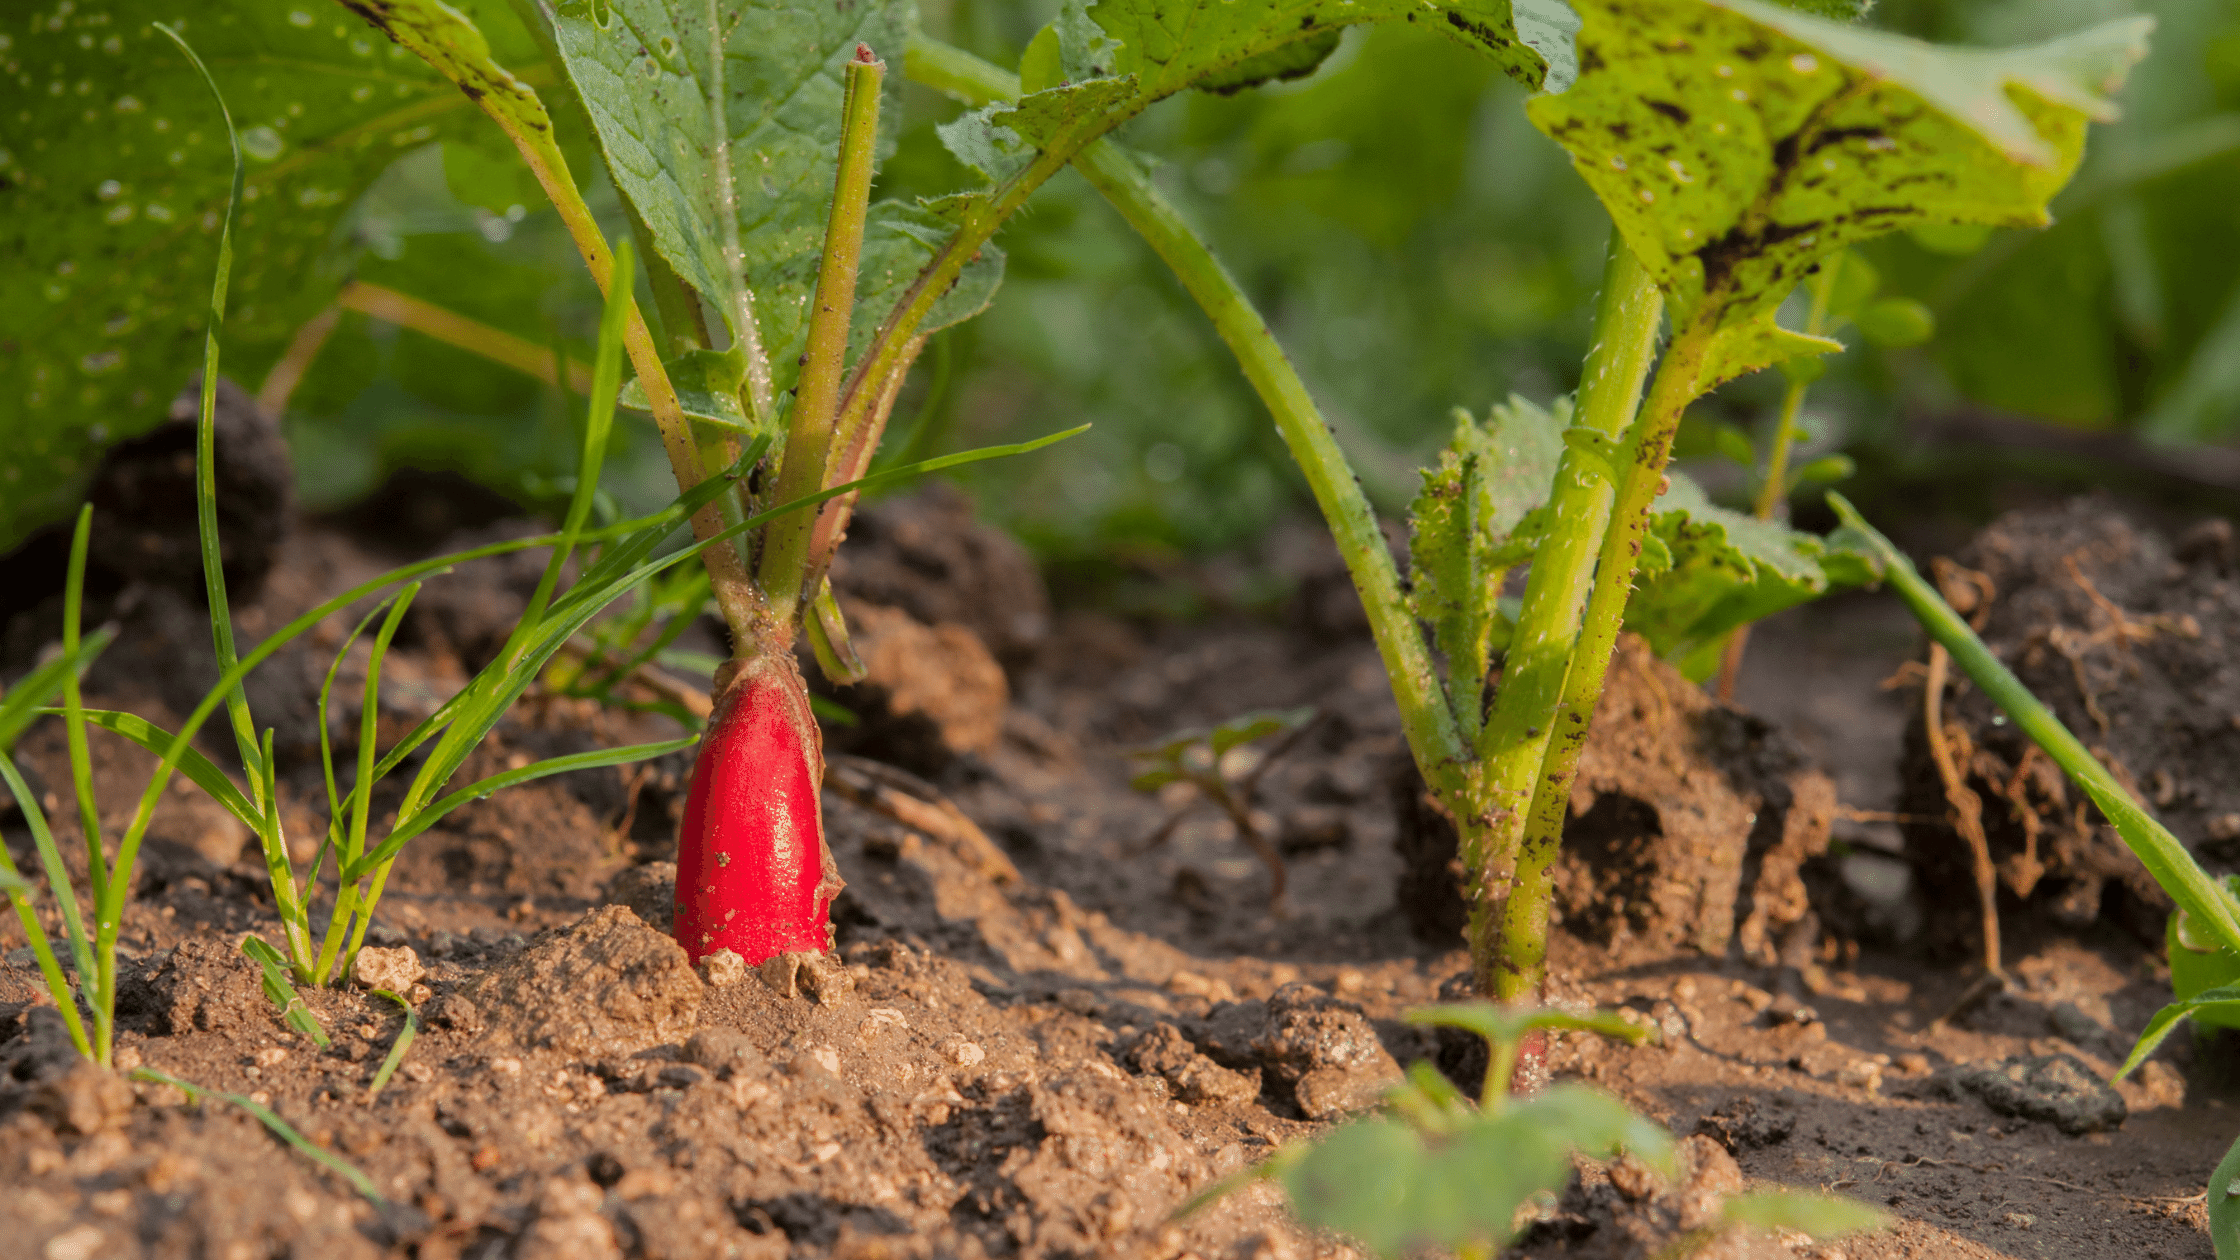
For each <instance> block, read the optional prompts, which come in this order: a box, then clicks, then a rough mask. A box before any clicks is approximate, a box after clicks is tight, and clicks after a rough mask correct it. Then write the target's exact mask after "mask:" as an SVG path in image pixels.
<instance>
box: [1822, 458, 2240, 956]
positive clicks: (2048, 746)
mask: <svg viewBox="0 0 2240 1260" xmlns="http://www.w3.org/2000/svg"><path fill="white" fill-rule="evenodd" d="M1828 503H1829V505H1830V506H1831V507H1833V508H1834V509H1835V510H1836V515H1837V516H1838V517H1840V518H1842V520H1843V523H1844V524H1845V525H1847V526H1849V527H1851V528H1852V529H1853V530H1855V531H1856V532H1857V533H1858V534H1859V535H1860V537H1861V538H1862V539H1863V540H1865V541H1866V542H1867V543H1868V544H1869V546H1870V547H1871V548H1872V549H1873V551H1874V552H1875V553H1876V554H1877V555H1879V556H1880V557H1881V559H1882V562H1883V576H1884V577H1886V578H1887V579H1888V580H1889V582H1890V585H1892V586H1893V587H1896V588H1897V591H1898V596H1899V598H1901V599H1903V600H1905V602H1906V606H1907V607H1909V608H1911V609H1912V610H1913V615H1914V616H1915V617H1916V618H1917V619H1919V620H1920V622H1921V625H1922V628H1923V629H1925V630H1927V631H1928V632H1929V636H1930V637H1931V638H1933V639H1935V640H1936V641H1937V642H1939V643H1942V644H1944V646H1945V650H1946V651H1949V652H1951V653H1952V660H1953V663H1954V664H1956V665H1958V666H1960V668H1961V669H1963V670H1965V671H1967V674H1968V677H1970V678H1972V679H1974V680H1975V683H1976V685H1977V686H1978V687H1981V688H1983V691H1984V694H1985V695H1987V696H1989V697H1991V701H1992V703H1994V704H1996V705H1998V706H1999V707H2000V708H2001V709H2003V710H2005V711H2006V714H2007V716H2008V717H2010V718H2013V719H2014V723H2015V725H2016V726H2019V727H2021V728H2022V730H2023V732H2024V733H2025V734H2027V735H2029V736H2030V738H2031V739H2032V740H2035V741H2036V742H2037V745H2038V747H2040V748H2042V749H2044V750H2045V751H2046V755H2047V756H2049V757H2052V758H2053V760H2054V763H2055V764H2056V765H2059V766H2060V767H2061V768H2062V770H2064V771H2066V772H2067V773H2068V775H2069V777H2070V778H2071V779H2073V780H2075V781H2076V783H2077V786H2079V787H2081V788H2083V789H2084V791H2085V794H2086V795H2088V796H2090V797H2091V798H2092V803H2093V804H2094V805H2097V806H2099V807H2100V812H2101V813H2102V814H2104V815H2106V816H2107V819H2108V821H2109V822H2111V823H2113V824H2115V829H2116V833H2117V834H2118V835H2120V836H2122V837H2123V842H2124V843H2125V844H2126V845H2128V846H2130V849H2131V851H2132V852H2133V853H2134V854H2136V855H2138V858H2139V862H2140V864H2141V865H2143V866H2145V867H2146V868H2147V873H2148V874H2149V875H2152V876H2153V877H2154V881H2155V882H2156V883H2158V884H2160V885H2162V890H2163V891H2164V892H2166V893H2168V894H2170V899H2171V900H2172V901H2175V902H2177V903H2178V906H2179V908H2180V909H2182V910H2184V911H2185V912H2186V913H2187V914H2189V915H2192V916H2194V918H2195V919H2196V921H2197V922H2199V923H2200V924H2201V925H2203V927H2204V929H2205V930H2207V931H2209V932H2212V933H2214V934H2215V935H2216V937H2217V942H2218V944H2220V945H2223V946H2224V947H2226V948H2228V949H2233V950H2240V907H2236V906H2235V905H2234V903H2233V899H2232V898H2231V897H2229V896H2227V895H2226V894H2225V892H2224V890H2223V889H2221V888H2219V887H2218V886H2217V884H2216V881H2214V880H2212V879H2210V878H2209V875H2208V872H2206V871H2204V870H2202V869H2201V866H2200V864H2199V863H2197V862H2195V861H2194V860H2193V855H2192V854H2191V853H2188V852H2186V848H2185V846H2184V845H2182V844H2180V843H2178V838H2177V837H2176V836H2173V835H2171V834H2170V832H2169V829H2168V828H2166V827H2164V826H2163V825H2162V824H2161V823H2160V822H2157V821H2156V820H2155V817H2154V815H2152V814H2149V813H2148V812H2147V811H2146V810H2144V809H2142V808H2140V806H2139V803H2138V802H2137V801H2135V800H2133V799H2131V793H2129V792H2127V791H2125V790H2124V787H2123V785H2122V784H2121V783H2118V782H2116V777H2115V776H2114V775H2112V774H2110V773H2109V772H2108V768H2107V767H2106V766H2103V765H2101V764H2100V762H2099V760H2098V759H2097V758H2095V757H2094V756H2093V755H2092V754H2091V752H2089V751H2088V750H2087V749H2086V748H2085V746H2084V744H2083V743H2082V742H2080V741H2079V740H2078V739H2077V737H2076V736H2075V735H2073V734H2071V733H2070V731H2069V728H2068V727H2066V726H2063V725H2062V724H2061V719H2060V718H2058V717H2055V716H2054V714H2053V710H2051V709H2048V708H2047V707H2046V706H2045V705H2044V704H2043V703H2041V702H2040V701H2039V700H2038V698H2037V697H2036V696H2034V695H2031V694H2030V689H2029V688H2028V687H2025V686H2023V685H2022V680H2021V679H2019V678H2016V677H2015V676H2014V673H2013V672H2012V671H2011V670H2009V669H2008V668H2007V667H2006V665H2005V664H2003V663H2002V662H2001V661H2000V660H1999V658H1998V657H1996V656H1994V655H1992V654H1991V649H1990V648H1988V647H1986V646H1984V642H1983V640H1982V639H1979V638H1977V637H1976V632H1975V631H1974V630H1972V629H1970V628H1969V626H1968V623H1967V622H1966V621H1965V620H1963V619H1962V618H1961V616H1960V614H1958V613H1956V612H1954V611H1952V606H1951V605H1950V604H1947V603H1945V602H1944V597H1943V596H1941V595H1939V594H1937V591H1936V588H1935V587H1933V586H1931V585H1929V583H1928V582H1926V581H1924V580H1923V579H1922V577H1921V574H1920V573H1918V572H1916V571H1915V569H1914V567H1913V561H1911V560H1909V559H1907V558H1906V555H1905V553H1904V552H1902V551H1899V550H1898V549H1897V547H1895V546H1893V545H1892V544H1891V542H1890V540H1889V539H1887V538H1884V537H1883V536H1882V535H1881V534H1880V533H1878V532H1876V530H1875V528H1874V526H1872V525H1869V524H1867V522H1866V518H1864V517H1862V516H1860V515H1859V511H1858V509H1857V508H1854V507H1852V506H1851V502H1850V500H1848V499H1845V498H1844V497H1843V496H1842V495H1840V494H1835V493H1830V494H1829V495H1828Z"/></svg>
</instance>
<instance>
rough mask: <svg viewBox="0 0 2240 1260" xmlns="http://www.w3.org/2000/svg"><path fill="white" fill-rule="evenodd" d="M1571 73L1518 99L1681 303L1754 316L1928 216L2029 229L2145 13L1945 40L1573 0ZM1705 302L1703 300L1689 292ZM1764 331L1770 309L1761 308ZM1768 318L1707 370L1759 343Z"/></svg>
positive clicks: (1705, 3) (1680, 309)
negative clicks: (2004, 43) (1993, 43)
mask: <svg viewBox="0 0 2240 1260" xmlns="http://www.w3.org/2000/svg"><path fill="white" fill-rule="evenodd" d="M1576 7H1577V8H1578V9H1579V10H1580V14H1581V18H1582V20H1583V26H1582V28H1581V30H1580V34H1579V51H1580V61H1581V64H1582V65H1583V66H1585V67H1586V69H1585V70H1583V72H1582V73H1581V75H1580V77H1579V81H1578V83H1576V84H1575V85H1573V86H1572V87H1571V89H1570V90H1568V91H1566V92H1564V93H1562V94H1561V95H1554V96H1541V97H1537V98H1535V99H1534V100H1533V101H1531V102H1530V103H1529V105H1528V106H1527V110H1528V112H1529V113H1530V115H1531V118H1532V120H1533V123H1534V124H1535V125H1536V126H1538V127H1539V128H1540V129H1541V130H1542V131H1544V132H1546V133H1547V134H1548V135H1549V136H1551V137H1553V138H1554V139H1555V140H1556V141H1557V142H1558V143H1559V144H1561V145H1563V146H1564V148H1565V149H1567V150H1568V151H1569V152H1570V153H1571V156H1572V160H1573V163H1574V164H1575V166H1576V167H1577V169H1578V170H1579V172H1580V174H1581V175H1582V176H1583V177H1584V178H1585V179H1586V181H1587V182H1588V183H1589V184H1590V185H1592V186H1593V188H1594V190H1595V192H1596V194H1597V195H1598V196H1599V197H1600V198H1601V199H1602V202H1603V204H1604V205H1605V206H1606V207H1608V208H1609V211H1610V214H1611V217H1612V218H1613V220H1615V222H1616V223H1617V225H1618V228H1619V230H1620V231H1621V232H1622V233H1623V234H1624V236H1625V239H1626V242H1627V243H1628V244H1629V245H1631V246H1632V247H1633V250H1634V253H1635V254H1636V255H1637V256H1639V257H1640V259H1641V260H1642V262H1643V264H1644V265H1645V266H1647V267H1648V268H1649V270H1650V272H1651V273H1652V274H1653V275H1655V276H1656V277H1657V279H1658V282H1659V283H1660V284H1662V285H1663V286H1664V287H1665V289H1666V291H1667V292H1668V293H1669V294H1670V295H1671V297H1672V299H1673V301H1674V304H1675V306H1676V308H1677V309H1676V311H1675V314H1676V317H1678V318H1682V319H1690V318H1697V317H1698V316H1699V315H1705V316H1708V317H1709V318H1711V319H1713V320H1714V323H1715V326H1717V327H1722V328H1725V327H1731V326H1735V325H1740V324H1745V323H1750V322H1753V321H1755V320H1756V319H1757V317H1759V316H1761V315H1764V314H1766V313H1768V312H1770V310H1771V309H1772V308H1773V307H1774V306H1776V305H1778V304H1779V303H1780V302H1781V300H1782V299H1783V298H1784V297H1786V296H1787V295H1788V293H1789V291H1790V289H1792V288H1793V287H1795V285H1796V284H1797V283H1798V281H1800V280H1801V279H1803V277H1804V276H1805V274H1806V273H1807V272H1808V271H1809V269H1810V268H1811V267H1812V265H1813V264H1814V262H1815V261H1816V260H1817V259H1819V258H1821V257H1822V256H1824V255H1826V254H1828V253H1830V252H1832V251H1834V250H1837V249H1840V248H1842V247H1844V246H1845V245H1848V244H1850V243H1852V242H1855V241H1860V240H1865V239H1867V238H1869V237H1872V236H1876V235H1880V234H1882V233H1885V232H1890V231H1894V230H1899V229H1903V228H1909V227H1915V226H1918V225H1923V224H1937V223H1975V224H1986V225H1994V226H2016V227H2036V226H2041V225H2043V224H2044V223H2046V222H2047V215H2046V201H2047V199H2048V198H2050V197H2051V196H2052V195H2053V193H2054V192H2055V191H2057V190H2058V189H2059V188H2060V187H2061V186H2062V185H2063V184H2064V183H2065V182H2066V181H2067V180H2068V178H2069V175H2070V174H2071V173H2072V172H2073V171H2074V170H2075V169H2076V165H2077V162H2078V160H2079V158H2080V157H2081V156H2082V154H2083V148H2084V133H2085V128H2086V125H2087V124H2088V123H2089V122H2092V121H2105V120H2107V119H2109V118H2112V117H2113V116H2114V108H2113V106H2111V105H2110V104H2109V103H2108V100H2107V93H2108V92H2110V91H2113V90H2114V89H2115V87H2116V86H2117V85H2119V84H2120V83H2121V82H2122V79H2123V77H2124V74H2125V72H2126V71H2127V70H2128V69H2129V67H2130V66H2131V65H2132V63H2134V62H2136V61H2137V60H2138V59H2139V58H2140V57H2141V56H2143V55H2144V53H2145V50H2146V44H2145V39H2146V33H2147V31H2148V29H2149V28H2151V26H2152V25H2153V22H2152V19H2148V18H2128V19H2124V20H2120V21H2116V22H2110V23H2107V24H2105V25H2102V26H2099V27H2095V28H2093V29H2091V30H2089V31H2086V32H2084V33H2082V34H2079V35H2073V36H2070V37H2068V38H2066V39H2061V40H2055V41H2053V42H2050V43H2046V44H2040V45H2035V46H2031V47H2025V48H2014V49H1962V48H1940V47H1936V46H1933V45H1930V44H1924V43H1921V42H1919V41H1916V40H1912V39H1907V38H1905V37H1902V36H1898V35H1892V34H1888V33H1885V32H1882V31H1876V30H1869V29H1865V28H1861V27H1855V26H1847V25H1842V24H1839V23H1835V22H1830V21H1828V20H1826V19H1823V18H1816V17H1812V16H1810V15H1807V14H1803V13H1798V12H1795V11H1792V10H1788V9H1783V8H1779V7H1777V6H1774V5H1770V4H1765V3H1759V2H1757V0H1579V2H1578V4H1577V5H1576ZM1705 304H1708V310H1706V311H1704V312H1699V311H1698V309H1697V308H1698V307H1699V306H1703V305H1705ZM1767 327H1769V328H1770V324H1768V325H1767ZM1773 340H1774V339H1773V337H1772V334H1771V333H1770V332H1767V331H1764V330H1762V329H1761V330H1760V331H1757V332H1753V333H1751V334H1749V335H1748V336H1747V337H1746V338H1745V339H1744V340H1743V341H1742V342H1740V343H1738V344H1736V345H1734V346H1731V347H1727V348H1725V349H1723V350H1721V351H1717V352H1715V354H1714V358H1715V359H1716V360H1718V361H1719V362H1717V363H1716V364H1715V365H1714V366H1713V368H1712V369H1711V370H1708V371H1707V372H1706V373H1705V383H1706V385H1708V384H1712V383H1716V381H1718V380H1721V379H1725V378H1726V377H1727V376H1729V375H1733V374H1735V372H1734V370H1733V369H1737V368H1739V367H1741V366H1743V365H1746V364H1748V363H1751V362H1757V363H1759V364H1760V365H1761V366H1762V365H1763V364H1764V363H1768V362H1778V361H1779V360H1780V359H1781V358H1785V357H1788V356H1787V355H1786V354H1782V355H1773V356H1770V357H1769V356H1768V355H1767V353H1766V352H1767V351H1768V350H1770V349H1772V348H1773V344H1772V343H1773Z"/></svg>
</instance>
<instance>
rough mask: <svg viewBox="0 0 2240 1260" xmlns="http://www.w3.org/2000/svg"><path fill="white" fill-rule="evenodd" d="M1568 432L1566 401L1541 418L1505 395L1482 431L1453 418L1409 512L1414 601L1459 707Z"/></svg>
mask: <svg viewBox="0 0 2240 1260" xmlns="http://www.w3.org/2000/svg"><path fill="white" fill-rule="evenodd" d="M1583 432H1585V431H1584V430H1580V429H1576V428H1573V427H1572V425H1571V400H1570V399H1569V398H1562V399H1558V400H1557V401H1556V405H1555V407H1554V408H1553V409H1552V410H1544V409H1542V408H1541V407H1539V406H1538V405H1536V404H1534V403H1532V402H1531V401H1529V400H1527V399H1525V398H1523V397H1521V396H1518V395H1511V396H1510V397H1509V400H1508V401H1507V402H1504V403H1501V404H1499V405H1497V406H1495V407H1494V408H1493V410H1492V411H1491V412H1490V413H1488V415H1487V417H1486V422H1485V423H1484V424H1483V425H1481V424H1479V423H1478V422H1476V421H1475V420H1473V419H1472V418H1471V417H1470V414H1469V413H1468V412H1465V411H1460V410H1458V411H1457V412H1456V415H1455V432H1454V437H1453V439H1452V440H1451V441H1450V442H1449V443H1448V444H1447V447H1446V449H1445V450H1443V451H1441V452H1440V453H1439V461H1438V463H1437V464H1435V465H1433V466H1432V467H1430V468H1427V469H1425V470H1424V472H1423V488H1422V489H1421V490H1420V491H1419V492H1418V493H1417V495H1416V500H1415V504H1414V506H1413V509H1412V515H1411V521H1410V528H1411V530H1412V537H1411V541H1410V544H1409V549H1408V557H1409V565H1410V571H1409V583H1410V599H1411V602H1412V605H1413V608H1414V611H1415V614H1416V616H1418V617H1419V618H1421V619H1423V620H1424V621H1426V622H1429V623H1430V624H1431V627H1432V635H1433V639H1434V641H1435V642H1436V643H1437V644H1438V646H1439V650H1440V652H1442V653H1444V654H1445V656H1446V658H1447V669H1448V671H1449V673H1450V675H1451V676H1452V679H1453V687H1454V689H1455V691H1456V693H1457V695H1456V699H1455V701H1454V703H1455V704H1456V706H1457V708H1458V709H1459V708H1461V707H1463V706H1464V705H1465V703H1466V701H1465V700H1464V699H1463V696H1465V695H1474V694H1475V691H1476V689H1477V687H1479V686H1482V684H1483V683H1484V681H1485V676H1486V670H1487V667H1488V663H1489V661H1490V658H1491V652H1492V649H1493V637H1494V629H1495V626H1496V625H1497V623H1498V621H1499V617H1498V614H1497V611H1496V607H1495V605H1496V601H1497V600H1498V598H1499V596H1500V594H1501V584H1502V580H1503V578H1504V576H1505V574H1506V570H1507V569H1508V568H1509V567H1510V566H1511V565H1513V564H1515V563H1517V562H1518V561H1519V560H1522V559H1524V558H1525V556H1526V555H1527V554H1529V552H1528V551H1527V550H1526V549H1525V546H1526V540H1525V538H1522V537H1519V535H1520V534H1524V535H1529V534H1531V533H1532V532H1533V531H1532V530H1531V529H1530V528H1529V525H1528V521H1529V519H1530V518H1531V515H1532V513H1533V512H1534V511H1535V510H1537V509H1538V508H1539V507H1540V506H1541V505H1543V504H1544V503H1546V502H1547V499H1548V493H1549V487H1550V486H1551V485H1552V484H1553V482H1554V479H1555V474H1556V468H1557V465H1558V464H1560V463H1561V462H1562V459H1563V453H1564V450H1565V445H1566V437H1567V435H1578V434H1581V433H1583Z"/></svg>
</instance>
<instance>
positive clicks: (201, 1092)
mask: <svg viewBox="0 0 2240 1260" xmlns="http://www.w3.org/2000/svg"><path fill="white" fill-rule="evenodd" d="M132 1079H133V1080H136V1081H146V1082H147V1083H149V1084H151V1085H169V1086H170V1087H171V1088H173V1089H176V1090H178V1091H179V1092H180V1093H182V1094H185V1095H186V1096H187V1101H188V1102H192V1103H200V1102H202V1101H203V1100H204V1099H209V1098H215V1099H218V1100H219V1101H221V1102H229V1103H232V1104H233V1105H234V1106H236V1107H239V1108H241V1109H242V1110H243V1111H246V1112H248V1113H249V1114H250V1115H251V1116H254V1117H256V1120H257V1123H259V1124H261V1125H263V1126H264V1127H265V1128H266V1129H269V1130H271V1132H272V1136H274V1137H276V1138H279V1139H280V1140H281V1141H283V1142H286V1143H287V1144H288V1145H289V1146H291V1147H293V1148H294V1149H295V1150H296V1152H297V1153H298V1154H300V1155H302V1156H303V1157H304V1158H306V1159H308V1160H310V1161H311V1162H312V1163H314V1164H317V1165H319V1166H320V1167H322V1168H324V1169H326V1170H327V1171H328V1172H331V1173H333V1174H334V1175H335V1176H337V1177H340V1178H342V1180H343V1183H344V1184H346V1185H348V1186H349V1187H350V1188H351V1189H352V1190H355V1191H357V1192H358V1193H359V1194H361V1195H363V1196H365V1200H366V1202H368V1203H371V1204H373V1206H374V1207H376V1208H378V1209H384V1210H385V1209H387V1208H388V1206H389V1200H387V1199H386V1198H383V1197H382V1194H381V1191H380V1189H379V1188H377V1187H376V1186H375V1185H374V1184H373V1178H371V1177H368V1176H366V1175H365V1174H364V1173H363V1172H361V1171H359V1170H358V1166H357V1165H355V1164H353V1163H351V1162H350V1161H349V1160H346V1159H344V1158H342V1157H341V1156H340V1155H337V1154H335V1153H334V1152H333V1151H330V1150H328V1149H327V1148H326V1147H323V1146H321V1145H319V1144H318V1143H316V1142H314V1141H312V1140H311V1139H310V1138H307V1137H305V1136H304V1135H303V1134H302V1133H300V1132H298V1131H297V1130H296V1127H295V1126H294V1125H292V1124H289V1123H288V1122H287V1121H285V1120H283V1119H281V1118H280V1116H279V1113H277V1112H275V1111H273V1110H272V1108H270V1107H267V1106H265V1105H264V1104H263V1103H260V1102H258V1101H257V1100H256V1099H254V1098H244V1097H242V1096H241V1095H239V1094H228V1093H223V1092H221V1091H219V1090H214V1089H204V1088H203V1087H202V1086H200V1085H196V1084H194V1083H192V1082H190V1081H183V1080H180V1079H179V1078H178V1077H176V1076H173V1075H171V1074H170V1073H169V1072H159V1071H157V1070H156V1069H154V1068H148V1067H143V1068H134V1069H133V1070H132Z"/></svg>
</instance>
